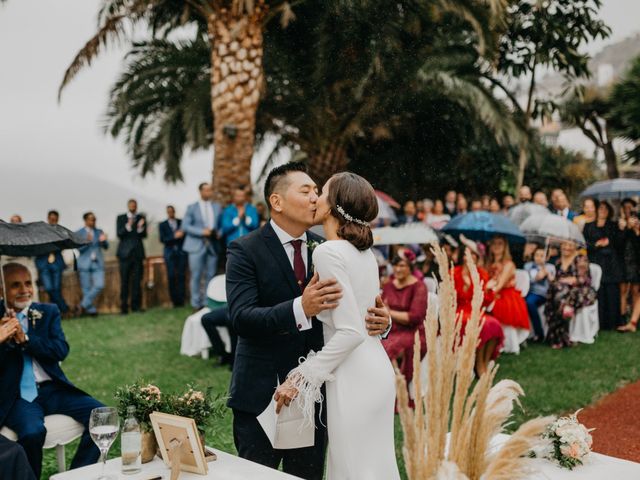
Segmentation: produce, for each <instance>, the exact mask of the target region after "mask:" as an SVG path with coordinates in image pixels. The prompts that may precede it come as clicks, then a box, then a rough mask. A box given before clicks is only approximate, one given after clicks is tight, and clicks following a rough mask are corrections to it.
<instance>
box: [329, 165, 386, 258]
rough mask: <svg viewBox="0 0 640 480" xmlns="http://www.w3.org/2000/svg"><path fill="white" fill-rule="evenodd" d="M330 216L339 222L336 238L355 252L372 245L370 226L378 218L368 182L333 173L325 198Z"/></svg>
mask: <svg viewBox="0 0 640 480" xmlns="http://www.w3.org/2000/svg"><path fill="white" fill-rule="evenodd" d="M327 200H328V202H329V206H330V207H331V215H333V216H334V217H335V218H337V219H338V222H339V227H338V236H339V237H340V238H342V239H343V240H347V241H348V242H350V243H351V244H352V245H353V246H354V247H356V248H357V249H358V250H366V249H368V248H371V246H372V245H373V234H372V233H371V228H370V227H369V223H370V222H372V221H373V220H375V218H376V217H377V216H378V200H377V199H376V193H375V191H374V190H373V187H372V186H371V184H370V183H369V182H367V181H366V180H365V179H364V178H362V177H361V176H359V175H356V174H355V173H351V172H343V173H336V174H335V175H334V176H332V177H331V182H330V183H329V193H328V195H327Z"/></svg>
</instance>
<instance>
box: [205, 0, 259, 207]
mask: <svg viewBox="0 0 640 480" xmlns="http://www.w3.org/2000/svg"><path fill="white" fill-rule="evenodd" d="M265 13H266V6H265V5H264V0H258V1H257V2H256V6H255V8H254V9H253V11H252V12H251V13H243V14H237V13H236V12H234V11H232V10H231V9H226V8H221V9H219V10H218V11H216V12H215V13H213V14H211V15H210V16H209V19H208V33H209V42H210V43H211V69H212V71H211V109H212V112H213V119H214V120H213V123H214V125H213V145H214V162H213V181H212V185H213V191H214V196H215V199H216V200H218V201H219V202H222V203H228V202H229V201H230V199H231V191H232V190H233V188H234V186H236V185H249V184H250V181H251V158H252V157H253V149H254V144H255V128H256V111H257V109H258V103H259V101H260V94H261V92H262V89H263V86H264V76H263V70H262V56H263V50H262V48H263V44H262V42H263V38H262V19H263V17H264V15H265Z"/></svg>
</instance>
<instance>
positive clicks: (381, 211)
mask: <svg viewBox="0 0 640 480" xmlns="http://www.w3.org/2000/svg"><path fill="white" fill-rule="evenodd" d="M376 200H377V201H378V216H377V217H376V220H381V219H384V220H389V221H390V223H394V222H395V221H396V220H398V217H397V216H396V212H394V211H393V208H391V205H390V204H389V203H387V202H385V201H384V200H383V199H382V198H380V197H376Z"/></svg>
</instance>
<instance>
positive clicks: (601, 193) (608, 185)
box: [580, 178, 640, 199]
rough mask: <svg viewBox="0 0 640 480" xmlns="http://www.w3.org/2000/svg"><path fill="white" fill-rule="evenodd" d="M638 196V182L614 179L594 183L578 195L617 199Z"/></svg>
mask: <svg viewBox="0 0 640 480" xmlns="http://www.w3.org/2000/svg"><path fill="white" fill-rule="evenodd" d="M634 195H640V180H636V179H635V178H615V179H613V180H604V181H602V182H596V183H594V184H593V185H591V186H590V187H589V188H587V189H586V190H585V191H584V192H582V193H581V194H580V196H581V197H595V198H598V199H602V198H618V199H622V198H623V197H631V196H634Z"/></svg>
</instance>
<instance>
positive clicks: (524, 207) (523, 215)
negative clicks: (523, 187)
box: [507, 202, 551, 226]
mask: <svg viewBox="0 0 640 480" xmlns="http://www.w3.org/2000/svg"><path fill="white" fill-rule="evenodd" d="M545 214H548V215H551V212H550V211H549V209H548V208H544V207H543V206H542V205H538V204H537V203H531V202H525V203H520V204H518V205H516V206H515V207H513V208H512V209H511V210H509V213H507V218H508V219H509V220H511V221H512V222H513V223H515V224H516V225H518V226H520V225H522V222H524V221H525V220H526V219H527V218H529V217H530V216H531V215H545Z"/></svg>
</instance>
